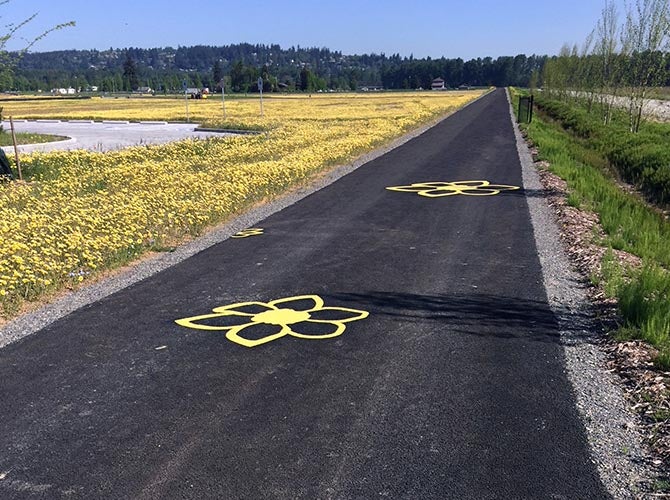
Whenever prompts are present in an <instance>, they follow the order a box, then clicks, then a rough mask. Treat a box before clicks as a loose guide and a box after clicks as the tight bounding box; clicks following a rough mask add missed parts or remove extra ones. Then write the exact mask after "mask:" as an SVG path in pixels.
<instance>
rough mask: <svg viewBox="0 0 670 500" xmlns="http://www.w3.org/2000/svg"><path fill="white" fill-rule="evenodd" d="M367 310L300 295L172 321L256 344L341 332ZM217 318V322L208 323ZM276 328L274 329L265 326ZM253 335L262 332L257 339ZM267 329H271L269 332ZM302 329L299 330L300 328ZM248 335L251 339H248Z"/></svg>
mask: <svg viewBox="0 0 670 500" xmlns="http://www.w3.org/2000/svg"><path fill="white" fill-rule="evenodd" d="M368 314H369V313H368V312H366V311H359V310H357V309H349V308H347V307H325V306H324V302H323V299H322V298H321V297H319V296H318V295H299V296H296V297H286V298H283V299H277V300H272V301H270V302H267V303H266V302H239V303H236V304H230V305H227V306H221V307H217V308H215V309H213V310H212V314H203V315H200V316H192V317H190V318H182V319H178V320H175V322H176V323H177V324H178V325H181V326H185V327H187V328H194V329H196V330H209V331H225V332H226V338H227V339H228V340H230V341H231V342H235V343H236V344H240V345H243V346H245V347H256V346H258V345H261V344H265V343H267V342H271V341H273V340H276V339H279V338H281V337H284V336H286V335H290V336H292V337H297V338H301V339H308V340H318V339H329V338H333V337H337V336H339V335H342V332H344V330H345V329H346V325H345V323H349V322H351V321H358V320H360V319H364V318H367V317H368ZM208 321H210V322H213V321H216V322H217V324H208V323H207V322H208ZM268 325H269V326H270V327H276V328H274V329H273V330H272V329H270V328H267V326H268ZM317 326H318V327H321V328H325V327H330V328H329V330H331V331H327V332H325V333H324V332H319V333H310V332H309V331H310V329H312V331H313V329H314V327H317ZM254 330H256V334H259V333H260V334H263V335H264V336H262V337H260V338H253V337H254ZM266 330H270V333H268V332H267V331H266ZM301 330H302V331H301ZM248 337H251V338H248Z"/></svg>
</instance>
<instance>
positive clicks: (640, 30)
mask: <svg viewBox="0 0 670 500" xmlns="http://www.w3.org/2000/svg"><path fill="white" fill-rule="evenodd" d="M621 41H622V55H623V56H624V57H625V59H626V61H627V65H626V66H627V67H626V72H625V86H626V90H627V99H628V116H629V121H630V131H631V132H638V131H639V129H640V123H641V121H642V116H643V114H642V112H643V108H644V106H645V103H646V101H647V100H648V97H647V96H648V93H649V90H650V89H651V88H652V87H654V86H656V85H659V84H660V83H661V81H662V79H663V76H664V74H665V55H664V53H663V52H664V51H667V49H668V46H669V42H670V4H669V0H636V1H635V5H634V6H629V8H628V12H627V13H626V22H625V24H624V28H623V31H622V36H621Z"/></svg>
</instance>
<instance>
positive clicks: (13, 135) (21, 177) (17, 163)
mask: <svg viewBox="0 0 670 500" xmlns="http://www.w3.org/2000/svg"><path fill="white" fill-rule="evenodd" d="M9 125H10V127H11V128H12V142H13V143H14V158H15V159H16V169H17V170H18V171H19V180H20V181H22V180H23V174H22V173H21V162H20V161H19V148H18V147H17V145H16V134H15V133H14V120H13V119H12V117H11V116H10V117H9Z"/></svg>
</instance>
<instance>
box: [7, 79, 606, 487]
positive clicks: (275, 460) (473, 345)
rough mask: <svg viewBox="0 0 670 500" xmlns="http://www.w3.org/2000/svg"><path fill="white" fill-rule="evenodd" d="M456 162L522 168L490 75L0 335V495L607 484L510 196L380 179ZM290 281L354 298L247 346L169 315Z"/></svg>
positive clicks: (294, 290)
mask: <svg viewBox="0 0 670 500" xmlns="http://www.w3.org/2000/svg"><path fill="white" fill-rule="evenodd" d="M457 180H489V181H491V182H493V183H500V184H509V185H515V186H521V185H522V180H521V168H520V165H519V160H518V156H517V152H516V148H515V141H514V136H513V130H512V126H511V123H510V119H509V108H508V104H507V101H506V99H505V94H504V92H503V91H502V90H498V91H496V92H494V93H493V94H491V95H489V96H487V97H485V98H483V99H481V100H479V101H477V102H475V103H474V104H472V105H470V106H469V107H467V108H465V109H464V110H462V111H460V112H458V113H457V114H455V115H453V116H452V117H450V118H448V119H447V120H445V121H443V122H442V123H440V124H439V125H437V126H436V127H434V128H432V129H430V130H429V131H428V132H426V133H424V134H423V135H421V136H419V137H417V138H416V139H414V140H412V141H410V142H408V143H407V144H405V145H404V146H402V147H400V148H398V149H396V150H393V151H392V152H390V153H388V154H386V155H384V156H382V157H380V158H378V159H376V160H374V161H372V162H370V163H368V164H366V165H365V166H363V167H361V168H360V169H358V170H356V171H355V172H353V173H352V174H350V175H348V176H346V177H344V178H342V179H340V180H339V181H337V182H336V183H334V184H332V185H331V186H329V187H327V188H326V189H323V190H321V191H319V192H317V193H315V194H313V195H311V196H309V197H307V198H305V199H304V200H302V201H301V202H299V203H297V204H295V205H293V206H291V207H289V208H287V209H285V210H283V211H281V212H279V213H277V214H275V215H273V216H271V217H269V218H268V219H266V220H265V221H262V222H261V223H259V224H258V226H259V227H262V228H263V229H264V232H263V234H262V235H256V236H251V237H248V238H243V239H230V240H227V241H225V242H223V243H221V244H219V245H216V246H214V247H211V248H210V249H208V250H206V251H204V252H202V253H200V254H198V255H196V256H194V257H192V258H190V259H188V260H186V261H184V262H182V263H181V264H179V265H177V266H175V267H173V268H171V269H169V270H167V271H164V272H162V273H160V274H157V275H155V276H154V277H152V278H150V279H147V280H145V281H143V282H140V283H138V284H136V285H134V286H132V287H130V288H128V289H126V290H123V291H122V292H119V293H117V294H115V295H112V296H110V297H108V298H106V299H104V300H102V301H100V302H98V303H95V304H93V305H91V306H88V307H86V308H83V309H81V310H79V311H77V312H75V313H73V314H71V315H69V316H67V317H65V318H63V319H61V320H59V321H57V322H56V323H54V324H52V325H51V326H49V327H48V328H45V329H44V330H42V331H40V332H38V333H36V334H34V335H32V336H30V337H27V338H25V339H23V340H22V341H20V342H17V343H15V344H12V345H10V346H8V347H6V348H4V349H2V350H0V391H1V392H0V398H1V401H2V404H1V408H0V422H1V429H2V431H1V432H0V474H3V473H4V479H2V480H0V498H10V499H13V498H87V499H91V498H133V499H142V498H193V499H196V498H198V499H200V498H250V499H253V498H308V499H312V498H374V497H390V498H412V499H415V498H454V499H465V498H476V499H485V498H532V499H543V498H556V499H558V498H570V499H573V498H579V499H587V498H607V497H608V495H607V493H606V492H605V490H604V489H603V486H602V485H601V483H600V480H599V478H598V475H597V472H596V468H595V466H594V465H593V464H592V463H591V460H590V458H589V451H588V445H587V443H586V438H585V434H584V430H583V426H582V424H581V422H580V420H579V417H578V414H577V410H576V408H575V401H574V398H573V396H572V393H571V388H570V385H569V382H568V380H567V378H566V374H565V372H564V358H563V353H562V348H561V346H560V344H559V334H558V329H557V324H556V320H555V318H554V316H553V314H552V312H551V311H550V309H549V306H548V305H547V300H546V296H545V291H544V288H543V286H542V283H541V269H540V265H539V261H538V257H537V253H536V249H535V243H534V239H533V232H532V227H531V222H530V218H529V213H528V208H527V205H526V201H525V196H527V195H529V193H525V192H524V191H523V190H518V191H509V192H503V193H501V194H499V195H497V196H479V197H476V196H462V195H456V196H449V197H444V198H436V199H431V198H426V197H421V196H418V195H416V194H411V193H400V192H393V191H389V190H387V189H385V188H386V187H389V186H401V185H408V184H412V183H417V182H431V181H457ZM306 294H316V295H319V296H320V297H322V298H323V300H324V302H325V305H326V306H335V307H346V308H352V309H357V310H362V311H367V312H369V316H368V317H367V318H365V319H361V320H358V321H353V322H350V323H346V330H345V331H344V333H342V335H340V336H338V337H335V338H331V339H326V340H305V339H301V338H296V337H292V336H286V337H283V338H279V339H277V340H274V341H272V342H269V343H266V344H263V345H260V346H257V347H253V348H247V347H243V346H241V345H238V344H236V343H234V342H231V341H229V340H227V339H226V336H225V332H222V331H204V330H195V329H190V328H185V327H183V326H180V325H177V324H176V323H175V320H176V319H179V318H185V317H190V316H196V315H205V314H208V313H210V312H211V311H212V309H214V308H215V307H218V306H225V305H228V304H232V303H237V302H245V301H261V302H269V301H272V300H275V299H280V298H283V297H291V296H300V295H306ZM211 324H214V323H211ZM157 348H159V349H157Z"/></svg>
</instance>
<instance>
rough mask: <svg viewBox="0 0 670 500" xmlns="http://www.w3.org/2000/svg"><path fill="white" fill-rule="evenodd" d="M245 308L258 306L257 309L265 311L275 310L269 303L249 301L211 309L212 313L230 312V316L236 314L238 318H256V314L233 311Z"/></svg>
mask: <svg viewBox="0 0 670 500" xmlns="http://www.w3.org/2000/svg"><path fill="white" fill-rule="evenodd" d="M247 306H258V307H265V308H266V309H273V310H276V309H277V308H276V307H273V306H272V305H270V304H269V303H266V302H257V301H250V302H238V303H236V304H228V305H225V306H219V307H215V308H214V309H212V311H213V312H216V313H218V312H230V313H231V314H237V315H239V316H249V317H251V316H256V314H258V313H247V312H244V311H236V310H235V309H240V308H242V307H247Z"/></svg>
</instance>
